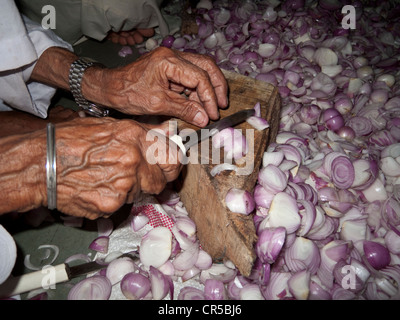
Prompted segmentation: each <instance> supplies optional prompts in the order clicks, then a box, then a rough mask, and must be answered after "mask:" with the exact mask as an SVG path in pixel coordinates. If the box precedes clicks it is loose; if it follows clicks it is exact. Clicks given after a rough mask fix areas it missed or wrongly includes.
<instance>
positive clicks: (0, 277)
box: [0, 224, 17, 284]
mask: <svg viewBox="0 0 400 320" xmlns="http://www.w3.org/2000/svg"><path fill="white" fill-rule="evenodd" d="M0 258H1V259H0V284H1V283H3V282H4V281H5V280H7V278H8V277H9V276H10V274H11V271H12V270H13V267H14V264H15V261H16V259H17V246H16V244H15V241H14V239H13V237H12V236H11V235H10V233H8V231H7V230H6V229H5V228H4V227H3V226H2V225H1V224H0Z"/></svg>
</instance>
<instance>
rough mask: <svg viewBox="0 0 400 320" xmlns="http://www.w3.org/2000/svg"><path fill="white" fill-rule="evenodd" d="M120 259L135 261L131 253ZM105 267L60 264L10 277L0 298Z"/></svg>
mask: <svg viewBox="0 0 400 320" xmlns="http://www.w3.org/2000/svg"><path fill="white" fill-rule="evenodd" d="M122 257H130V258H132V259H135V258H136V257H137V256H136V255H135V254H132V253H127V254H123V255H121V256H119V257H117V259H118V258H122ZM107 266H108V263H97V262H96V261H91V262H88V263H84V264H80V265H76V266H69V265H68V264H67V263H62V264H59V265H56V266H50V267H49V268H44V269H42V270H38V271H35V272H31V273H27V274H23V275H22V276H19V277H13V278H11V277H10V278H9V279H8V280H6V281H5V282H4V283H2V284H1V285H0V298H7V297H12V296H15V295H17V294H20V293H24V292H28V291H31V290H35V289H39V288H43V287H50V286H52V285H55V284H57V283H63V282H67V281H70V280H71V279H73V278H77V277H80V276H83V275H86V274H89V273H92V272H95V271H99V270H101V269H105V268H107ZM50 268H51V269H50Z"/></svg>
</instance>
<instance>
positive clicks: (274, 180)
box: [258, 164, 287, 194]
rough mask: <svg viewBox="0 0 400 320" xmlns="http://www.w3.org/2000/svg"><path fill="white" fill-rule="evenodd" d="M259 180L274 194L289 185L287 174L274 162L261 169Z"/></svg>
mask: <svg viewBox="0 0 400 320" xmlns="http://www.w3.org/2000/svg"><path fill="white" fill-rule="evenodd" d="M258 181H259V183H260V184H261V185H262V186H263V187H264V189H265V190H267V191H268V192H270V193H272V194H276V193H278V192H281V191H283V190H284V189H285V188H286V186H287V176H286V175H285V173H284V172H283V171H282V170H281V169H279V168H278V167H277V166H275V165H273V164H269V165H267V166H266V167H264V168H262V169H261V170H260V171H259V173H258Z"/></svg>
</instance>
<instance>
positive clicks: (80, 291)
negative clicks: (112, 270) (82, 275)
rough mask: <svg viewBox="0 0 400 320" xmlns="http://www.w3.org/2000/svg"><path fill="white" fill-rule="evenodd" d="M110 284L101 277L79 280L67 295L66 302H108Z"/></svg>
mask: <svg viewBox="0 0 400 320" xmlns="http://www.w3.org/2000/svg"><path fill="white" fill-rule="evenodd" d="M111 288H112V287H111V282H110V280H108V279H107V278H106V277H103V276H92V277H89V278H86V279H83V280H81V281H80V282H78V283H77V284H76V285H74V286H73V287H72V289H71V290H70V291H69V293H68V300H108V299H109V298H110V295H111Z"/></svg>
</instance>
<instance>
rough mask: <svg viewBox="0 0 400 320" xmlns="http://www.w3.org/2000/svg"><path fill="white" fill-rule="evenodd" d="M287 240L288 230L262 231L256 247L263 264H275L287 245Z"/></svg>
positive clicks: (272, 229) (270, 229) (273, 229)
mask: <svg viewBox="0 0 400 320" xmlns="http://www.w3.org/2000/svg"><path fill="white" fill-rule="evenodd" d="M285 238H286V230H285V228H283V227H278V228H266V229H263V230H261V232H260V233H259V234H258V240H257V243H256V245H255V250H256V253H257V256H258V257H259V258H260V260H261V261H262V262H263V263H269V264H271V263H274V262H275V260H276V258H277V257H278V255H279V253H280V251H281V249H282V247H283V244H284V243H285Z"/></svg>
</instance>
